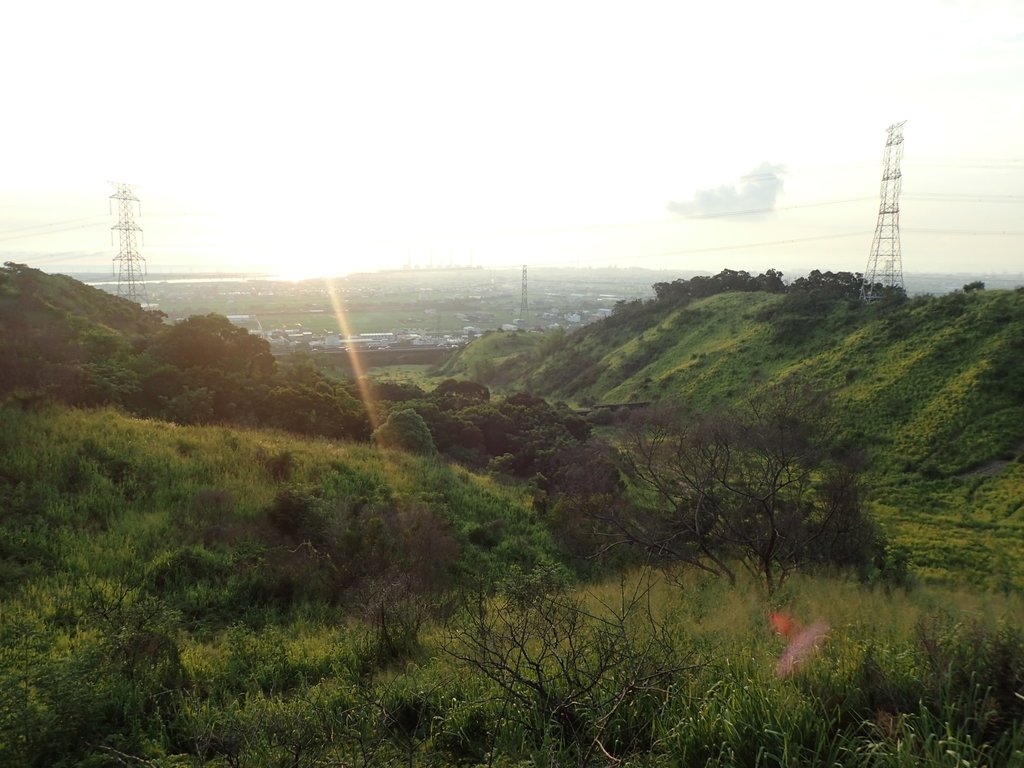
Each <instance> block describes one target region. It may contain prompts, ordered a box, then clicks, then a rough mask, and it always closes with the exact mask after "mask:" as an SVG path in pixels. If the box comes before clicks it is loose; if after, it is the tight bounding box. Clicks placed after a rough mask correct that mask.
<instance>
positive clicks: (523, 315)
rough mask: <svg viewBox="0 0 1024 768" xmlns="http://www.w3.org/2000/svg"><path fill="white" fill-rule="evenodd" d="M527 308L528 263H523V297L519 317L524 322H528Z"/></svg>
mask: <svg viewBox="0 0 1024 768" xmlns="http://www.w3.org/2000/svg"><path fill="white" fill-rule="evenodd" d="M526 310H527V303H526V265H525V264H523V298H522V300H521V301H520V302H519V319H520V320H522V321H523V322H524V323H525V322H526Z"/></svg>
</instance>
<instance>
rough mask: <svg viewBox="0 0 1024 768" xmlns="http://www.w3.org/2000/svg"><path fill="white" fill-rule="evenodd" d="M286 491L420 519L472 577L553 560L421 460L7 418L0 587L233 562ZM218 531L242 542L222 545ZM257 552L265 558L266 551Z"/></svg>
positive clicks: (146, 424) (487, 492) (253, 435)
mask: <svg viewBox="0 0 1024 768" xmlns="http://www.w3.org/2000/svg"><path fill="white" fill-rule="evenodd" d="M282 457H285V459H284V461H282ZM282 466H287V467H288V469H287V471H286V472H285V473H284V474H287V477H283V476H282V472H281V471H280V469H279V468H280V467H282ZM285 489H313V491H315V493H316V494H317V495H318V497H320V498H322V499H324V500H325V502H326V503H328V504H337V505H340V506H344V505H346V504H362V505H368V507H367V508H368V509H383V508H387V509H393V510H396V511H397V512H399V513H403V512H409V511H410V510H412V511H415V510H416V509H419V508H429V509H430V510H431V511H432V512H434V513H436V514H438V515H439V516H440V517H442V518H443V519H444V520H446V522H447V524H448V526H449V527H450V533H451V535H452V536H453V537H454V538H455V540H456V541H457V542H458V543H459V545H460V548H461V556H460V567H461V568H464V569H467V570H470V571H473V570H480V571H481V572H482V573H483V574H486V573H487V572H489V571H493V570H500V569H503V568H505V567H507V566H508V565H510V564H512V563H517V562H520V563H522V564H523V565H524V566H530V565H531V564H532V563H533V562H535V561H536V560H537V559H551V558H552V557H553V546H552V544H551V542H550V539H549V538H548V536H547V534H546V533H545V532H544V531H543V530H542V529H541V528H540V527H539V526H536V525H535V524H534V523H532V522H531V519H530V512H529V511H528V509H527V506H526V504H525V503H524V499H523V498H522V496H521V493H522V492H521V491H520V490H516V489H510V488H507V487H505V486H502V485H498V484H496V483H494V482H493V481H491V480H490V479H488V478H486V477H481V476H477V475H473V474H472V473H470V472H468V471H465V470H462V469H460V468H457V467H451V466H447V465H444V464H440V463H438V462H435V461H432V460H429V459H422V458H418V457H413V456H410V455H407V454H402V453H398V452H391V451H381V450H378V449H375V448H372V447H368V446H363V445H347V444H339V443H332V442H329V441H310V440H302V439H299V438H296V437H292V436H288V435H285V434H283V433H275V432H266V431H245V430H238V429H223V428H214V427H182V426H176V425H173V424H168V423H165V422H157V421H145V420H140V419H133V418H130V417H127V416H124V415H122V414H120V413H118V412H116V411H113V410H97V411H79V410H68V409H62V408H56V407H55V408H52V409H49V410H46V411H44V412H42V413H31V412H24V411H21V410H19V409H17V408H5V409H0V509H2V510H3V512H2V520H3V525H2V527H0V571H2V573H3V576H4V579H3V583H4V587H5V589H6V590H16V589H17V588H18V587H19V586H20V585H22V584H23V583H27V582H32V581H33V580H34V579H35V578H37V577H43V575H44V574H45V573H46V572H47V571H49V572H56V573H58V574H62V578H67V577H70V578H72V579H78V578H83V577H85V576H88V575H90V574H91V575H96V574H100V575H115V574H119V573H125V572H129V571H131V566H132V564H133V563H136V562H143V563H146V562H151V561H153V560H157V559H160V558H161V557H165V556H167V555H168V553H171V552H174V551H175V550H176V549H180V548H188V547H192V546H195V545H196V544H197V541H199V542H202V543H201V544H200V546H204V547H208V548H212V549H217V550H218V551H219V552H220V553H221V554H225V555H226V556H227V558H228V560H232V558H235V555H237V554H238V552H235V551H234V550H236V549H237V550H239V551H241V550H244V549H245V548H246V547H247V546H251V545H252V541H251V539H254V536H253V534H255V533H257V532H259V531H258V529H259V525H260V524H259V523H258V522H257V518H260V517H261V516H265V512H266V510H267V509H268V507H269V506H270V505H271V504H272V503H273V501H274V499H275V498H276V497H277V496H278V495H279V494H280V493H281V492H282V491H283V490H285ZM481 527H483V528H486V529H487V530H488V532H489V535H488V540H487V546H486V547H478V546H476V545H474V544H473V543H472V542H471V541H470V540H469V539H470V537H471V535H472V532H473V531H474V530H475V529H478V528H481ZM218 530H220V531H229V532H235V533H237V534H238V537H237V539H238V540H235V539H234V538H231V537H228V538H227V539H226V540H224V541H222V540H221V538H222V537H221V536H220V534H219V533H217V531H218ZM255 538H259V537H255ZM247 539H250V541H248V543H247V541H246V540H247ZM211 542H212V543H211ZM258 546H260V547H266V540H265V537H264V538H263V539H262V540H261V542H260V543H259V544H258ZM257 555H259V553H257ZM229 575H234V574H229Z"/></svg>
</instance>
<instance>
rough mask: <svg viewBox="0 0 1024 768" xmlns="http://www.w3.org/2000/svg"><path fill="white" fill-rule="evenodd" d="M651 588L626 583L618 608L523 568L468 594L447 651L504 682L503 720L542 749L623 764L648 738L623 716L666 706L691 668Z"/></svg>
mask: <svg viewBox="0 0 1024 768" xmlns="http://www.w3.org/2000/svg"><path fill="white" fill-rule="evenodd" d="M649 590H650V585H649V583H639V584H638V585H636V586H634V587H626V586H625V584H624V585H623V589H622V590H621V593H620V600H619V601H617V602H616V604H615V605H599V606H597V607H596V608H591V607H588V606H587V604H586V601H585V600H584V599H582V598H581V597H580V596H579V595H578V594H573V593H570V592H569V590H568V589H567V588H565V587H564V586H561V585H560V583H559V581H558V580H557V578H552V574H551V572H549V571H546V570H545V569H540V570H539V571H535V572H533V573H531V574H525V575H522V574H520V575H518V576H516V577H513V578H512V579H510V580H509V581H508V582H507V583H506V585H505V586H504V588H503V589H502V590H501V591H500V592H499V593H498V594H497V595H488V594H486V593H485V592H479V593H477V594H476V595H475V596H474V597H473V598H471V599H469V600H468V601H467V603H466V605H465V608H464V611H463V612H461V613H460V614H458V615H457V616H456V617H455V619H454V621H453V622H452V623H451V624H450V625H449V628H448V633H447V638H446V640H445V643H444V650H445V652H446V653H448V654H449V655H450V656H452V657H454V658H455V659H458V660H460V661H462V662H464V663H466V664H468V665H470V666H471V667H473V668H474V669H476V670H477V671H478V672H480V673H482V674H483V675H484V676H485V677H487V678H488V679H489V680H491V681H492V682H493V683H494V684H495V685H496V686H497V688H498V690H499V691H500V692H501V697H502V701H503V702H504V706H503V712H504V715H503V717H504V718H506V719H507V720H514V721H516V723H517V725H518V726H519V727H520V728H522V729H523V730H525V731H526V732H528V733H532V734H533V736H534V738H535V740H536V742H537V745H538V746H540V745H541V744H544V743H547V744H548V745H549V746H555V747H556V748H562V749H568V750H569V751H570V752H571V753H572V754H574V755H575V758H576V761H577V763H578V764H579V765H581V766H583V765H590V764H592V762H593V761H594V760H595V759H600V760H601V761H603V762H608V761H611V762H612V763H613V764H616V763H618V762H619V761H620V760H621V757H620V756H621V755H622V754H628V753H630V752H632V751H636V749H637V748H638V747H639V746H640V745H638V744H637V743H636V741H637V739H640V738H643V736H644V735H649V728H647V727H643V728H640V729H639V730H638V732H636V733H631V732H630V729H629V728H628V726H625V725H624V724H625V723H626V720H628V717H627V716H626V715H624V714H623V713H625V712H626V711H627V710H628V711H634V710H635V709H637V707H638V706H639V708H640V709H646V708H658V707H660V706H663V705H664V703H665V701H666V700H667V686H668V685H669V681H670V680H671V679H672V678H673V676H675V675H677V674H678V673H679V672H680V671H681V670H682V669H684V668H689V666H688V665H692V660H690V659H689V658H685V659H684V657H683V656H682V655H680V653H679V652H678V650H677V646H678V643H677V641H676V640H674V639H673V638H672V637H671V636H670V634H669V633H668V632H667V631H666V629H665V627H664V626H663V625H662V624H661V623H659V621H658V620H657V619H656V618H655V617H654V615H653V614H652V612H651V609H650V603H649V600H648V597H649ZM644 722H645V723H647V722H648V721H647V720H646V719H645V720H644ZM613 742H614V743H613ZM647 746H649V745H647ZM613 752H617V753H618V754H619V755H620V756H616V755H614V754H613Z"/></svg>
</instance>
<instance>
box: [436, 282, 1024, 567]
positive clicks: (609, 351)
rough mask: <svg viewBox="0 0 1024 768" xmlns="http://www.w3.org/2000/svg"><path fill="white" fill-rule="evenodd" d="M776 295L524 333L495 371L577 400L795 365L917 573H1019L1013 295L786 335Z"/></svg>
mask: <svg viewBox="0 0 1024 768" xmlns="http://www.w3.org/2000/svg"><path fill="white" fill-rule="evenodd" d="M782 301H783V298H782V297H781V296H776V295H766V294H724V295H719V296H714V297H711V298H708V299H703V300H700V301H695V302H693V303H692V304H690V305H688V306H686V307H678V306H671V305H669V304H667V303H651V304H646V305H643V306H642V307H641V306H637V305H633V306H632V307H631V308H630V309H629V310H628V311H626V312H621V313H619V315H617V316H613V317H612V318H611V319H610V320H607V321H605V322H602V323H598V324H595V325H592V326H589V327H588V328H586V329H584V330H582V331H580V332H579V333H577V334H573V335H571V336H569V337H567V338H566V339H565V340H563V341H561V342H559V343H558V344H555V343H552V342H551V341H545V340H544V339H543V338H542V337H527V336H526V335H522V338H521V340H520V341H518V342H517V343H518V344H519V345H520V346H521V347H523V349H524V352H523V353H521V354H520V355H519V356H518V357H512V358H509V357H507V354H506V355H505V358H504V359H503V360H502V361H501V363H500V365H499V366H498V367H497V370H498V372H499V373H500V374H502V375H501V376H500V377H499V378H498V379H497V380H496V381H495V382H494V383H496V384H497V385H499V387H500V386H502V385H503V386H506V387H508V386H510V384H511V386H512V387H522V388H529V389H531V390H532V391H534V392H536V393H538V394H542V395H546V396H548V397H555V398H562V399H566V400H570V401H574V402H577V403H587V402H599V403H600V402H603V403H616V402H628V401H637V400H640V401H646V400H660V399H664V398H668V397H672V398H681V399H684V400H687V401H689V402H692V403H693V404H694V405H696V406H698V407H707V406H711V405H714V404H716V403H722V402H736V403H741V402H742V401H743V400H744V399H745V398H748V397H756V392H757V389H758V387H759V386H761V385H763V384H764V383H766V382H771V381H773V380H778V379H780V378H783V377H786V376H790V375H793V374H796V373H800V374H803V375H806V376H808V377H810V378H811V379H813V380H815V381H817V382H819V383H820V384H821V385H822V386H823V387H826V388H828V389H830V390H832V391H834V392H835V400H836V405H837V407H838V411H839V415H840V417H841V419H842V421H843V427H844V431H845V433H846V435H847V436H848V437H849V438H850V439H851V440H852V441H854V442H856V443H857V444H860V445H863V446H865V447H866V448H867V449H868V451H869V454H870V456H871V462H872V463H871V467H872V469H871V478H870V485H871V487H872V498H873V503H874V505H875V508H876V510H877V512H878V514H879V516H880V518H881V520H882V521H883V523H884V525H885V527H886V529H887V530H888V531H889V532H890V533H891V535H892V536H893V538H894V540H895V543H897V544H899V545H902V546H906V547H908V548H909V549H910V551H911V554H912V558H913V562H914V564H915V567H916V569H917V571H918V572H919V573H922V574H924V575H927V576H937V577H948V576H951V575H954V576H955V575H962V574H967V575H968V577H969V578H971V579H972V580H975V581H978V582H981V583H986V584H989V585H995V586H1009V585H1016V586H1018V587H1020V586H1024V565H1022V564H1021V563H1022V560H1024V464H1022V463H1020V462H1019V461H1018V460H1017V459H1019V457H1020V453H1021V443H1022V440H1024V386H1022V385H1024V342H1022V341H1021V339H1022V338H1024V293H1019V292H1009V291H985V292H979V293H975V294H967V295H965V294H954V295H950V296H944V297H939V298H928V299H920V300H915V301H911V302H908V303H907V304H906V305H904V306H903V307H900V308H896V309H892V308H889V309H886V308H883V307H879V306H872V307H856V306H851V305H848V304H838V305H836V306H834V307H833V308H832V309H831V311H830V312H829V313H827V314H825V315H824V316H822V317H819V318H814V319H813V321H812V322H810V323H806V324H805V326H804V330H803V332H802V333H800V334H799V335H798V336H796V338H795V339H794V338H793V336H792V335H791V336H790V337H789V338H788V339H787V341H786V342H785V343H783V342H780V341H779V340H778V339H777V337H778V330H779V326H778V324H777V323H776V322H773V321H772V320H766V319H763V318H765V317H766V316H767V314H768V313H767V312H766V310H768V311H770V310H772V309H778V308H779V306H780V304H781V302H782ZM496 343H501V337H499V338H498V339H494V340H488V339H484V340H481V341H480V342H477V343H475V344H473V345H470V347H469V348H468V349H467V350H466V351H465V353H464V354H463V356H462V357H461V359H456V360H454V361H452V363H451V366H450V368H449V370H448V371H446V373H448V374H450V375H458V374H459V373H463V374H470V373H471V372H472V370H473V367H474V366H476V367H479V366H480V364H481V363H480V362H479V361H480V360H481V359H486V358H487V356H489V355H496V354H497V353H496V352H494V351H492V347H493V346H494V345H495V344H496ZM505 343H507V342H505ZM488 344H489V345H491V346H488ZM506 382H508V383H506Z"/></svg>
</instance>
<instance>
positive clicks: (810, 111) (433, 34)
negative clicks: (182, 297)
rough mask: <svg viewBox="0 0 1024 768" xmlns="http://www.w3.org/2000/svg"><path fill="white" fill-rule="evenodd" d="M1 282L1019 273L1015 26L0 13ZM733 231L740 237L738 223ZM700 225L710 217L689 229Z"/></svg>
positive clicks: (447, 10) (915, 11) (307, 10)
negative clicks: (894, 205) (876, 234)
mask: <svg viewBox="0 0 1024 768" xmlns="http://www.w3.org/2000/svg"><path fill="white" fill-rule="evenodd" d="M3 17H4V21H3V26H2V29H0V71H2V72H3V73H4V75H3V81H2V82H3V88H2V89H0V94H2V98H3V102H4V103H3V111H2V113H0V114H2V119H0V137H2V139H3V142H2V150H0V153H2V154H0V157H2V159H3V162H2V163H0V258H3V259H4V260H8V259H14V260H16V261H21V262H26V263H28V264H30V265H33V266H39V267H41V268H43V269H47V270H50V271H55V270H58V269H63V270H67V269H69V268H72V267H75V266H80V267H82V268H84V267H86V266H93V265H100V266H102V267H106V268H109V265H110V263H111V259H112V258H113V257H114V255H116V244H115V246H111V243H110V228H111V226H112V225H113V224H114V223H115V220H114V217H113V216H112V215H110V214H109V213H108V200H107V198H108V197H109V195H110V194H112V192H113V190H112V188H111V187H110V186H109V185H108V183H107V182H109V181H118V182H128V183H133V184H136V185H138V186H137V189H136V194H137V195H138V197H139V198H140V201H141V216H140V217H139V218H138V220H137V221H138V223H139V224H140V225H141V226H142V227H143V230H144V237H145V245H144V247H143V248H142V249H141V252H142V255H143V256H144V257H145V258H146V260H147V262H148V266H149V269H150V270H160V269H170V268H181V267H190V268H195V269H239V268H260V269H268V270H271V271H274V272H280V273H289V274H292V273H310V274H316V273H332V274H340V273H345V272H349V271H356V270H364V269H372V268H378V267H399V266H402V265H404V264H406V263H412V264H417V265H426V264H429V263H431V262H433V263H435V264H447V263H449V262H453V263H458V264H465V263H469V261H470V260H471V259H472V260H473V261H474V263H476V264H484V265H489V266H499V265H509V266H512V265H519V264H537V265H540V264H564V265H576V264H580V265H586V264H592V265H594V266H606V265H610V264H616V265H619V266H640V267H659V268H661V267H678V268H679V269H680V270H689V269H708V270H715V271H717V270H718V269H720V268H722V267H726V266H728V267H731V268H734V269H749V270H751V271H754V270H761V269H765V268H767V267H771V266H774V267H778V268H781V269H783V271H786V270H791V271H793V270H798V269H800V268H801V267H820V268H822V269H844V270H851V271H863V270H864V269H865V266H866V263H867V258H868V252H869V249H870V245H871V236H872V233H873V231H874V227H875V221H876V218H877V210H878V193H879V184H880V178H881V173H882V152H883V148H884V143H885V129H886V127H887V126H888V125H890V124H891V123H894V122H897V121H900V120H906V121H907V123H906V126H905V129H904V136H905V139H906V141H905V145H904V147H905V153H904V159H903V196H902V198H901V223H902V232H903V236H902V245H903V265H904V269H905V270H906V271H908V272H926V271H939V270H941V271H960V272H972V271H973V272H979V271H994V272H1001V271H1009V272H1022V271H1024V259H1022V256H1024V253H1022V252H1024V3H1021V2H1019V0H1009V1H1007V2H997V1H992V2H989V1H988V0H974V1H972V2H964V3H958V2H939V1H938V0H928V1H919V2H899V1H898V0H897V1H893V0H887V1H886V2H882V1H881V0H879V1H878V2H875V1H874V0H867V1H866V2H865V1H864V0H859V1H858V2H857V3H852V2H849V3H845V4H843V5H840V4H837V3H824V2H821V1H820V0H815V2H793V1H791V0H780V1H779V2H774V3H766V2H763V0H756V1H751V2H700V3H698V2H680V1H679V0H676V2H665V3H645V2H630V3H615V4H612V3H602V2H594V1H593V0H591V1H590V2H580V3H568V2H556V1H554V0H547V1H546V2H538V3H532V2H523V1H522V0H519V1H517V2H515V3H501V4H498V3H491V2H482V1H481V0H475V1H474V2H465V3H453V2H445V1H444V0H431V1H430V2H418V1H417V2H411V1H410V2H347V1H346V2H333V3H327V2H323V3H312V2H302V1H301V0H300V1H298V2H297V1H296V0H291V1H290V2H287V3H285V2H277V3H273V4H271V3H264V2H258V1H250V2H245V3H243V2H217V1H216V0H203V2H192V0H185V1H181V0H178V1H176V2H173V3H172V2H163V3H159V4H157V3H143V2H138V0H135V2H124V3H113V2H106V1H105V0H95V1H94V2H87V3H86V2H79V1H78V0H75V2H46V1H45V0H35V1H34V2H22V3H15V4H9V7H5V10H4V14H3ZM743 211H749V213H746V214H743V215H739V214H737V212H743ZM709 214H710V215H709Z"/></svg>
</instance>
